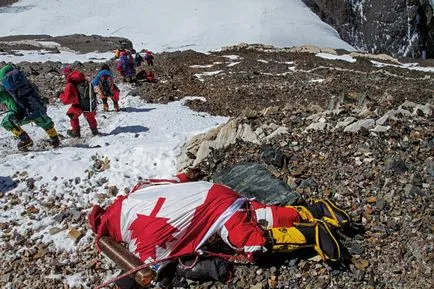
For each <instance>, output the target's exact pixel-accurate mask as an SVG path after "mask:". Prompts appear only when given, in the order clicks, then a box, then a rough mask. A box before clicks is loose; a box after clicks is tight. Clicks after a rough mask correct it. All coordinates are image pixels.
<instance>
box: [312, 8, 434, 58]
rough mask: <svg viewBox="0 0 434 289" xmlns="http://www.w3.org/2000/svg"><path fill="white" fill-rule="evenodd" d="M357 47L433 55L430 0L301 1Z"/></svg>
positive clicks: (377, 50) (383, 51) (409, 54)
mask: <svg viewBox="0 0 434 289" xmlns="http://www.w3.org/2000/svg"><path fill="white" fill-rule="evenodd" d="M303 1H304V2H305V3H306V4H307V5H308V6H309V7H311V8H312V10H313V11H314V12H315V13H317V14H318V15H319V16H320V17H321V19H322V20H323V21H325V22H327V23H328V24H330V25H332V26H333V27H334V28H335V29H336V30H337V31H338V33H339V34H340V36H341V37H342V39H343V40H345V41H347V42H348V43H350V44H351V45H353V46H354V47H355V48H357V49H361V50H365V51H368V52H371V53H387V54H391V55H393V56H401V57H415V58H417V57H425V53H426V57H429V58H432V57H434V37H433V36H434V21H433V7H432V1H430V0H345V1H342V0H303Z"/></svg>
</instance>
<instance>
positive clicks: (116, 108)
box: [113, 102, 119, 112]
mask: <svg viewBox="0 0 434 289" xmlns="http://www.w3.org/2000/svg"><path fill="white" fill-rule="evenodd" d="M113 106H114V110H115V111H116V112H118V111H119V104H118V103H117V102H115V103H114V104H113Z"/></svg>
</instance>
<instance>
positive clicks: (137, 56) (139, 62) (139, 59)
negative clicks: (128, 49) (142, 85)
mask: <svg viewBox="0 0 434 289" xmlns="http://www.w3.org/2000/svg"><path fill="white" fill-rule="evenodd" d="M142 63H143V57H142V56H141V55H140V53H139V52H136V54H135V55H134V64H135V65H136V67H139V66H141V65H142Z"/></svg>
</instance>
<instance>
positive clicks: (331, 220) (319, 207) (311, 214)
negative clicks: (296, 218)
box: [293, 199, 351, 229]
mask: <svg viewBox="0 0 434 289" xmlns="http://www.w3.org/2000/svg"><path fill="white" fill-rule="evenodd" d="M293 208H295V209H296V210H297V212H298V214H299V215H300V217H301V218H302V219H303V220H304V221H307V222H313V223H314V222H316V220H323V221H324V222H326V223H327V224H329V225H330V226H332V227H334V228H337V229H340V228H344V227H347V226H349V225H350V224H351V217H350V216H349V215H348V214H347V213H346V212H345V211H344V210H343V209H341V208H339V207H338V206H337V205H336V204H335V203H333V202H332V201H330V200H327V199H318V200H313V202H312V203H311V204H308V205H306V206H293Z"/></svg>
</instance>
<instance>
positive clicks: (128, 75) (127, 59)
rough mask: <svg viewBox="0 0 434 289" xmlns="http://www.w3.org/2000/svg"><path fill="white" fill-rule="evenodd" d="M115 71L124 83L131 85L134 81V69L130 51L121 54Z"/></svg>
mask: <svg viewBox="0 0 434 289" xmlns="http://www.w3.org/2000/svg"><path fill="white" fill-rule="evenodd" d="M116 69H117V70H118V71H119V73H120V74H121V76H122V78H123V80H124V81H125V82H130V83H131V82H135V81H136V69H135V67H134V59H133V57H132V55H131V52H130V51H124V52H122V53H121V56H120V58H119V60H118V65H117V67H116Z"/></svg>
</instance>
